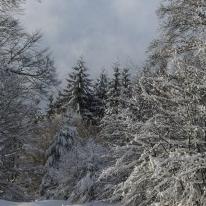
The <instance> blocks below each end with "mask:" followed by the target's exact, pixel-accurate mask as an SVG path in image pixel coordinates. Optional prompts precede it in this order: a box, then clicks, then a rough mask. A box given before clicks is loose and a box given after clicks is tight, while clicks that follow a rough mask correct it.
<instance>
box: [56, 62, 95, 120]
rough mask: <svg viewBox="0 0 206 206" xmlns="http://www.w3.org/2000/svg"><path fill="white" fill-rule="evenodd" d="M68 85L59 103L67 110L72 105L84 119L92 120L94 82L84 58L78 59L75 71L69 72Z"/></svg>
mask: <svg viewBox="0 0 206 206" xmlns="http://www.w3.org/2000/svg"><path fill="white" fill-rule="evenodd" d="M66 81H67V86H66V88H65V89H64V91H63V92H62V94H61V99H60V100H59V105H60V107H61V108H64V110H65V111H66V110H67V109H68V108H69V107H71V108H72V109H73V110H74V111H75V112H77V113H78V114H79V115H80V116H81V117H82V119H83V120H86V121H88V120H91V119H92V112H91V102H92V98H93V94H92V89H91V86H92V82H91V79H90V78H89V74H88V69H87V67H86V65H85V62H84V60H83V58H80V59H79V60H78V61H77V64H76V66H74V67H73V72H72V73H70V74H69V77H68V79H67V80H66Z"/></svg>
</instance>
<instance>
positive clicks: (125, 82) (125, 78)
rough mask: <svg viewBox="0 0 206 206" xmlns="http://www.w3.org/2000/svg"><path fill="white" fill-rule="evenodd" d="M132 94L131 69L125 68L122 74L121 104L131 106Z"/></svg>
mask: <svg viewBox="0 0 206 206" xmlns="http://www.w3.org/2000/svg"><path fill="white" fill-rule="evenodd" d="M131 95H132V86H131V79H130V73H129V69H126V68H125V69H123V71H122V74H121V106H122V108H126V107H128V106H129V99H130V98H131Z"/></svg>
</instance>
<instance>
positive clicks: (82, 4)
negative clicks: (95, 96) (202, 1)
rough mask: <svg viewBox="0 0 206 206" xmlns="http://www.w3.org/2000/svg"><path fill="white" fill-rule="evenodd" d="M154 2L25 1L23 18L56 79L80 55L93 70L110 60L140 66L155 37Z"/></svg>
mask: <svg viewBox="0 0 206 206" xmlns="http://www.w3.org/2000/svg"><path fill="white" fill-rule="evenodd" d="M158 4H159V1H157V0H156V1H154V0H58V1H57V0H43V1H42V3H41V4H40V3H37V2H36V1H34V0H28V2H27V3H26V5H25V15H24V16H22V17H21V18H22V22H23V24H24V25H25V27H26V28H27V29H28V30H29V31H34V30H41V32H42V33H43V36H44V38H43V44H45V46H49V47H50V49H51V51H52V52H53V56H54V58H55V61H56V66H57V68H58V73H59V76H60V77H61V78H63V77H64V76H65V74H67V73H68V72H69V71H70V69H71V67H72V66H73V65H74V64H75V62H76V60H77V58H78V57H79V56H81V55H83V56H84V57H85V59H86V61H87V63H88V67H89V68H91V71H92V74H93V75H95V74H97V73H98V72H99V71H100V70H101V69H102V68H106V69H107V70H109V69H111V66H112V64H113V62H115V61H116V60H119V61H120V63H122V64H128V63H129V62H130V61H131V62H133V63H134V64H141V63H142V62H143V60H144V56H145V53H144V52H145V50H146V49H147V46H148V45H149V43H150V41H151V40H152V39H153V38H154V37H155V35H156V33H157V28H158V21H157V17H156V14H155V10H156V9H157V8H158Z"/></svg>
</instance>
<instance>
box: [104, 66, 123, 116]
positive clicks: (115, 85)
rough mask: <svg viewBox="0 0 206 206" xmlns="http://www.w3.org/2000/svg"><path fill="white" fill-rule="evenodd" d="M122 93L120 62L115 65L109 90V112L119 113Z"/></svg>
mask: <svg viewBox="0 0 206 206" xmlns="http://www.w3.org/2000/svg"><path fill="white" fill-rule="evenodd" d="M120 95H121V72H120V68H119V65H118V64H115V65H114V73H113V78H112V79H111V81H110V85H109V90H108V93H107V96H108V101H107V113H108V114H118V112H119V107H120Z"/></svg>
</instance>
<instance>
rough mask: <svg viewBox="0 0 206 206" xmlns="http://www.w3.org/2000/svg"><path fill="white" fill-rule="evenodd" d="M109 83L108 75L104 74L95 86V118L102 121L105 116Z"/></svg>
mask: <svg viewBox="0 0 206 206" xmlns="http://www.w3.org/2000/svg"><path fill="white" fill-rule="evenodd" d="M108 83H109V82H108V77H107V75H106V74H105V72H102V73H101V74H100V76H99V78H98V79H97V80H96V84H95V86H94V101H95V103H94V104H95V116H96V118H97V119H102V118H103V117H104V115H105V109H106V101H107V92H108Z"/></svg>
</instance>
